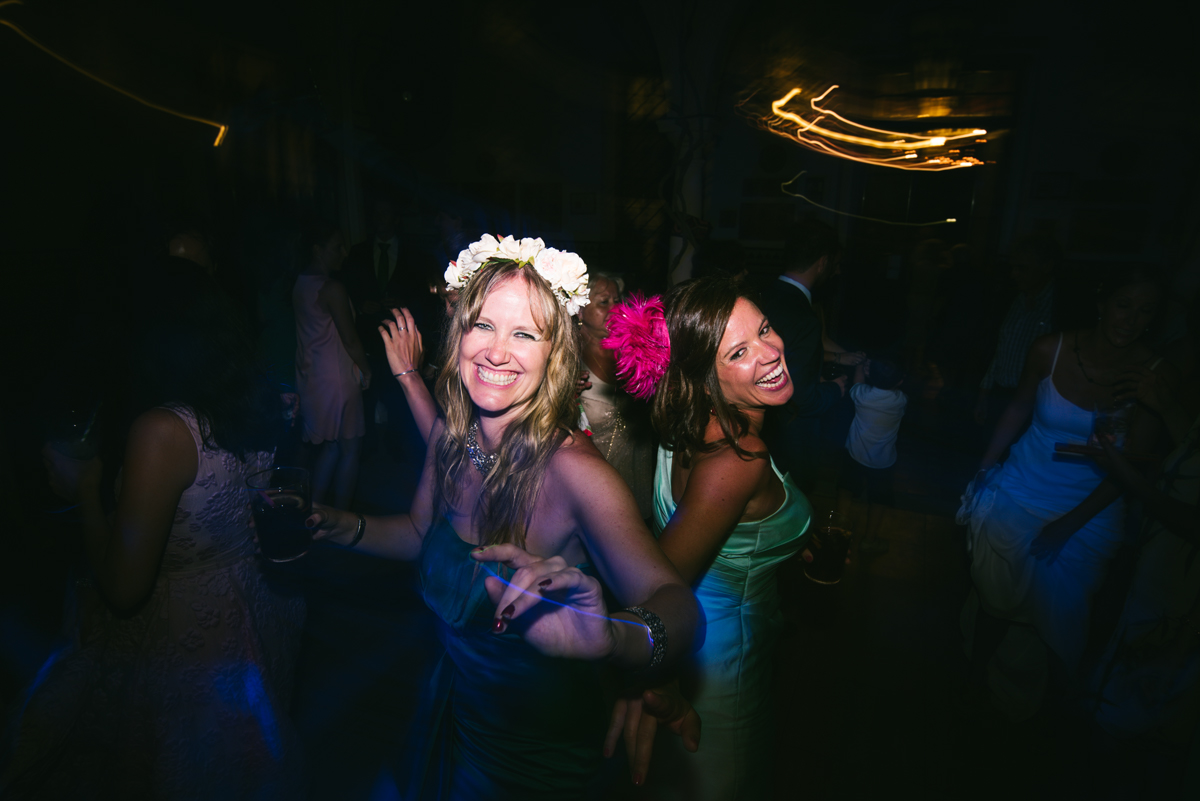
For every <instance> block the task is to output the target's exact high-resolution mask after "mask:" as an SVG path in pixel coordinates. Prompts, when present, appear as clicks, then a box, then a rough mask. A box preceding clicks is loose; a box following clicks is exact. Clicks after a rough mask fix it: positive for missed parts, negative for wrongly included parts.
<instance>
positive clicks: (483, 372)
mask: <svg viewBox="0 0 1200 801" xmlns="http://www.w3.org/2000/svg"><path fill="white" fill-rule="evenodd" d="M475 369H476V371H477V372H478V373H479V378H480V379H481V380H483V381H486V382H487V383H489V384H497V385H499V386H508V385H509V384H511V383H512V382H514V381H516V380H517V374H516V373H507V372H506V373H493V372H492V371H491V370H488V369H486V368H484V367H480V366H479V365H475Z"/></svg>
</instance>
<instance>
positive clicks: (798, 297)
mask: <svg viewBox="0 0 1200 801" xmlns="http://www.w3.org/2000/svg"><path fill="white" fill-rule="evenodd" d="M841 252H842V248H841V244H840V243H839V242H838V239H837V234H836V233H835V232H834V230H833V229H832V228H830V227H829V226H828V225H825V224H824V223H822V222H819V221H817V220H807V221H804V222H800V223H797V224H796V225H794V226H793V227H792V228H791V230H790V231H789V232H788V237H787V241H786V243H785V246H784V260H783V265H782V267H783V269H782V272H781V274H780V275H779V276H777V277H776V278H775V280H773V281H771V282H770V283H768V284H767V285H766V286H764V287H763V291H762V293H761V296H762V306H763V308H762V311H763V313H764V314H766V315H767V319H768V320H769V321H770V323H771V327H772V328H774V329H775V331H776V333H778V334H779V336H780V337H781V338H782V339H783V349H784V357H785V358H786V359H787V367H788V373H789V375H790V376H791V378H792V384H793V386H794V387H795V390H794V392H793V393H792V399H791V400H790V401H788V402H787V404H785V405H784V406H781V407H772V408H769V409H768V410H767V416H766V420H765V422H764V426H763V441H764V442H765V443H766V445H767V449H768V450H770V452H771V456H772V458H774V460H775V463H776V464H777V465H778V466H779V469H780V470H782V471H783V472H785V473H791V474H792V480H794V481H795V482H796V484H797V485H798V486H799V487H800V489H802V490H804V491H805V492H811V491H812V489H813V487H814V485H815V484H816V481H817V467H818V460H819V457H820V448H821V415H822V414H824V413H825V412H826V411H828V410H829V409H830V408H831V407H832V406H833V405H834V404H835V403H836V402H837V401H838V399H840V398H841V397H842V395H843V394H844V393H845V389H846V379H845V377H844V376H842V377H839V378H838V379H837V380H835V381H822V380H821V365H822V363H823V361H824V356H825V349H824V347H823V346H822V344H821V321H820V320H819V319H818V317H817V315H816V312H814V311H813V307H812V293H813V290H814V289H816V288H817V287H818V286H820V285H821V284H822V283H823V282H824V281H826V280H827V279H829V278H831V277H832V276H834V275H836V274H837V272H838V268H839V262H840V259H841Z"/></svg>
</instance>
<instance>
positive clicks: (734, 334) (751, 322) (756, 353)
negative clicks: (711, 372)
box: [717, 298, 794, 409]
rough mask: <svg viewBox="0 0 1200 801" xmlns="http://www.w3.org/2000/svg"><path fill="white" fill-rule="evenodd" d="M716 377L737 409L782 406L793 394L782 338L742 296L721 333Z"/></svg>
mask: <svg viewBox="0 0 1200 801" xmlns="http://www.w3.org/2000/svg"><path fill="white" fill-rule="evenodd" d="M717 380H718V381H720V383H721V392H722V393H724V395H725V400H726V401H727V402H728V403H730V404H732V405H733V406H736V407H737V408H739V409H753V408H761V407H765V406H781V405H782V404H784V403H787V401H788V399H790V398H791V397H792V392H793V389H794V387H793V385H792V381H791V377H790V376H789V375H788V371H787V365H786V364H785V363H784V359H783V340H782V339H780V337H779V335H778V334H776V333H775V331H774V330H773V329H772V328H771V326H770V324H769V323H768V322H767V318H766V317H765V316H764V315H763V313H762V312H761V311H759V309H758V307H757V306H755V305H754V304H753V303H751V302H750V301H748V300H746V299H745V298H738V299H737V303H735V304H734V306H733V312H732V313H731V314H730V315H729V323H728V324H727V325H726V326H725V335H724V336H722V337H721V345H720V347H719V348H718V349H717Z"/></svg>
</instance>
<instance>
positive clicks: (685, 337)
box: [650, 275, 767, 466]
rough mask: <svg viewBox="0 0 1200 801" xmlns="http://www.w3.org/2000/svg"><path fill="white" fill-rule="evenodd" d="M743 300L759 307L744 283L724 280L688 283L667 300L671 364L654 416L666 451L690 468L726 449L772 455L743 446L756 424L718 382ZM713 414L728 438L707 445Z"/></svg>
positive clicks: (656, 395)
mask: <svg viewBox="0 0 1200 801" xmlns="http://www.w3.org/2000/svg"><path fill="white" fill-rule="evenodd" d="M738 298H745V299H746V300H748V301H750V302H751V303H754V305H755V306H757V305H758V303H757V301H756V300H755V299H754V297H753V295H752V294H751V293H750V292H749V289H748V288H747V287H746V286H745V285H744V284H743V283H742V282H741V281H739V280H737V279H735V278H730V277H728V276H724V275H714V276H708V277H705V278H694V279H692V280H691V281H685V282H683V283H682V284H679V285H678V286H676V287H675V288H674V289H672V290H671V291H670V292H668V293H667V295H666V296H665V297H664V298H663V311H664V312H665V316H666V322H667V331H668V333H669V334H670V337H671V361H670V363H669V364H668V365H667V372H666V374H665V375H664V376H663V377H662V380H661V381H660V382H659V385H658V389H657V390H656V391H655V393H654V405H653V407H652V409H651V412H650V415H651V421H652V422H653V423H654V430H655V431H657V432H658V436H659V438H660V439H661V440H662V443H663V446H664V447H666V448H667V449H669V450H672V451H674V452H675V453H677V454H680V456H681V458H682V459H683V464H684V465H685V466H686V465H687V464H688V462H690V461H691V459H692V457H693V456H695V455H696V454H699V453H711V452H712V451H715V450H717V449H718V448H720V447H722V446H723V445H728V446H729V447H730V448H732V449H733V450H734V451H736V452H737V454H738V455H739V456H741V457H742V458H743V459H756V458H762V457H765V456H766V455H767V454H766V452H765V451H762V452H758V451H750V450H747V449H745V448H743V447H742V446H741V445H739V444H738V441H739V440H740V439H741V438H742V437H743V436H744V435H745V434H746V433H747V432H748V431H749V430H750V421H749V419H748V418H747V417H746V415H745V414H744V413H742V412H741V411H739V410H738V409H737V408H736V407H734V406H733V405H731V404H730V403H729V402H728V401H727V400H725V393H724V392H722V391H721V381H720V379H719V378H718V377H717V351H718V350H719V348H720V346H721V337H723V336H725V327H726V326H727V325H728V324H729V316H730V315H731V314H732V313H733V307H734V305H735V304H736V303H737V301H738ZM710 415H715V416H716V418H717V421H718V422H719V423H720V424H721V431H722V433H723V434H724V437H723V438H722V439H720V440H718V441H716V442H705V440H704V432H705V430H706V429H707V428H708V419H709V417H710Z"/></svg>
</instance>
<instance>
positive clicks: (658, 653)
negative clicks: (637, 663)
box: [621, 606, 667, 670]
mask: <svg viewBox="0 0 1200 801" xmlns="http://www.w3.org/2000/svg"><path fill="white" fill-rule="evenodd" d="M621 611H623V612H628V613H629V614H631V615H636V616H637V617H638V619H639V620H641V621H642V623H643V624H645V626H646V628H647V629H648V630H649V632H650V647H651V649H652V650H651V653H650V665H649V666H648V667H647V668H646V669H647V670H654V668H656V667H658V666H659V665H661V664H662V661H663V656H664V655H666V653H667V627H666V626H665V625H663V622H662V618H661V617H659V616H658V615H656V614H654V613H653V612H651V611H650V610H649V609H647V608H645V607H644V606H631V607H629V608H628V609H623V610H621Z"/></svg>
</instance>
